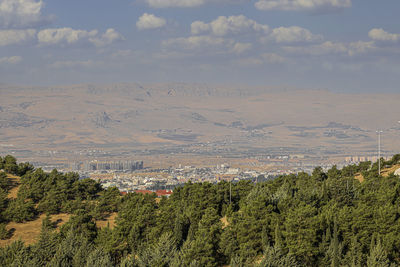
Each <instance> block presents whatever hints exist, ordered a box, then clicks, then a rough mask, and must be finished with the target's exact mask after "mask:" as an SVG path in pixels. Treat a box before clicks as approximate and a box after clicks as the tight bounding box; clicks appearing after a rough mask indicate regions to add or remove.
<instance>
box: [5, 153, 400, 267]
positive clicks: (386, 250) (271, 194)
mask: <svg viewBox="0 0 400 267" xmlns="http://www.w3.org/2000/svg"><path fill="white" fill-rule="evenodd" d="M399 163H400V155H396V156H394V157H393V158H392V159H391V160H389V161H383V160H382V162H381V165H382V166H381V167H382V168H388V167H391V166H394V165H396V164H399ZM7 174H13V175H17V176H20V177H21V179H20V187H19V191H18V195H17V197H16V198H8V192H9V190H10V189H11V188H12V187H13V186H15V185H13V183H11V182H10V178H9V177H8V175H7ZM356 174H357V175H360V174H362V176H363V181H362V182H360V181H359V180H357V179H355V175H356ZM113 212H117V213H118V215H117V218H116V225H115V227H113V228H111V227H104V228H98V227H97V226H96V220H99V219H104V218H106V217H107V216H109V214H111V213H113ZM59 213H68V214H71V215H72V216H71V217H70V219H69V221H68V222H67V223H65V224H64V225H62V226H61V227H60V228H59V229H55V226H54V224H53V223H52V221H51V216H52V215H55V214H59ZM41 214H47V215H46V217H45V219H44V220H43V221H42V230H41V233H40V237H39V238H38V240H37V242H36V243H35V244H33V245H25V244H24V243H23V242H22V241H15V242H13V243H12V244H10V245H8V246H6V247H3V248H0V265H1V266H193V267H194V266H224V265H230V266H232V267H235V266H333V267H336V266H398V265H400V221H399V219H400V178H399V177H398V176H395V175H394V174H393V173H392V174H389V175H388V176H387V177H383V176H379V175H378V163H373V164H372V163H371V162H363V163H360V164H359V165H350V166H346V167H344V168H343V169H341V170H339V169H337V168H336V167H333V168H331V169H330V170H328V171H326V172H324V171H323V170H322V168H316V169H315V170H314V171H313V173H312V174H311V175H309V174H307V173H298V174H297V175H286V176H281V177H278V178H276V179H274V180H271V181H267V182H262V183H256V184H254V183H251V182H249V181H240V182H238V183H232V184H230V183H228V182H221V183H218V184H210V183H202V184H192V183H188V184H186V185H185V186H183V187H179V188H176V189H175V190H174V193H173V194H172V195H171V196H170V197H169V198H165V197H163V198H161V199H157V197H156V195H155V194H153V195H149V194H147V195H142V194H136V193H129V194H127V195H125V196H121V195H120V193H119V191H118V189H117V188H109V189H107V190H104V189H103V188H102V187H101V186H100V185H99V184H98V183H97V182H96V181H94V180H90V179H79V177H78V175H77V174H75V173H66V174H63V173H60V172H58V171H57V170H54V171H52V172H50V173H46V172H44V171H42V170H41V169H35V168H34V167H33V166H32V165H30V164H29V163H19V164H18V163H17V161H16V159H15V158H13V157H12V156H5V157H3V158H2V157H0V238H1V239H7V238H10V235H11V234H12V233H10V231H8V230H7V228H6V225H7V224H8V223H9V222H21V223H22V222H27V221H31V220H35V219H37V218H38V216H39V215H41Z"/></svg>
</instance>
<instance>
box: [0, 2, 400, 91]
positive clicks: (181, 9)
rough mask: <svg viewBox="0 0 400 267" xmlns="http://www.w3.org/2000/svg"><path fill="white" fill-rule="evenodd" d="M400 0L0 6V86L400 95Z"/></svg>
mask: <svg viewBox="0 0 400 267" xmlns="http://www.w3.org/2000/svg"><path fill="white" fill-rule="evenodd" d="M399 11H400V1H398V0H385V1H377V0H68V1H65V0H51V1H50V0H41V1H40V0H0V83H3V84H17V85H18V84H21V85H22V84H23V85H61V84H62V85H65V84H76V83H118V82H144V83H151V82H188V83H208V84H227V85H234V84H240V85H257V86H260V85H261V86H281V87H288V88H291V87H294V88H310V89H329V90H333V91H338V92H377V93H379V92H395V93H396V92H400V88H399V84H400V16H399Z"/></svg>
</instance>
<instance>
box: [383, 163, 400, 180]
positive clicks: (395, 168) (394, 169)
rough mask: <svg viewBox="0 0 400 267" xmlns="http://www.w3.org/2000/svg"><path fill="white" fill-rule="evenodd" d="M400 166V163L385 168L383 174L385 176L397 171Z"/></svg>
mask: <svg viewBox="0 0 400 267" xmlns="http://www.w3.org/2000/svg"><path fill="white" fill-rule="evenodd" d="M399 168H400V164H397V165H394V166H392V167H390V168H386V169H383V170H382V172H381V174H382V176H383V177H388V176H389V175H390V174H391V173H393V172H395V171H396V170H397V169H399Z"/></svg>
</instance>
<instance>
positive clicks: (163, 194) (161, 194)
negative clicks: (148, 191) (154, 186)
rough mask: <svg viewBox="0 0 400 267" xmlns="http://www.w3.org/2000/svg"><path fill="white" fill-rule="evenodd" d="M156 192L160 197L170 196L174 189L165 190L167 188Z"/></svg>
mask: <svg viewBox="0 0 400 267" xmlns="http://www.w3.org/2000/svg"><path fill="white" fill-rule="evenodd" d="M156 194H157V196H158V197H161V196H170V195H171V194H172V191H171V190H165V189H164V190H157V191H156Z"/></svg>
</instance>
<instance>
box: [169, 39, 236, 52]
mask: <svg viewBox="0 0 400 267" xmlns="http://www.w3.org/2000/svg"><path fill="white" fill-rule="evenodd" d="M232 42H233V41H227V40H225V39H224V38H221V37H213V36H190V37H187V38H185V37H180V38H174V39H169V40H165V41H163V42H162V45H163V46H165V47H176V46H179V47H181V48H184V49H188V50H195V49H201V48H207V47H208V48H210V47H214V48H215V47H226V46H227V45H228V44H232Z"/></svg>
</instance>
